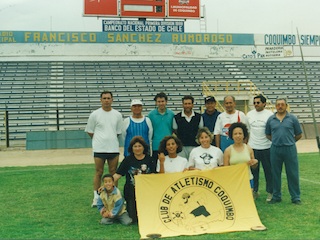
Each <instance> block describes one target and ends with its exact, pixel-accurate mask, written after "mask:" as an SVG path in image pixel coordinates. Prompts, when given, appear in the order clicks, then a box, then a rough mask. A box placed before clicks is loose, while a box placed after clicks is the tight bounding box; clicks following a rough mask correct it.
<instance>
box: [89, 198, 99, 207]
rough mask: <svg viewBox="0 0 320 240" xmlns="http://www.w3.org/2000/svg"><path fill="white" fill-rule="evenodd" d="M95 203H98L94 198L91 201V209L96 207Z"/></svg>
mask: <svg viewBox="0 0 320 240" xmlns="http://www.w3.org/2000/svg"><path fill="white" fill-rule="evenodd" d="M97 203H98V199H97V198H94V199H93V201H92V204H91V207H92V208H94V207H97Z"/></svg>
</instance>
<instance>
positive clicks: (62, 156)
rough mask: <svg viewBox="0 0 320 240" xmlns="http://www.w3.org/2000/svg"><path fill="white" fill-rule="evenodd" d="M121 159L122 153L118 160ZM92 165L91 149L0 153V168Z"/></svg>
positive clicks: (303, 148) (310, 148) (304, 145)
mask: <svg viewBox="0 0 320 240" xmlns="http://www.w3.org/2000/svg"><path fill="white" fill-rule="evenodd" d="M297 148H298V152H299V153H306V152H318V151H319V150H318V146H317V143H316V140H315V139H311V140H300V141H298V142H297ZM121 150H122V149H121ZM121 159H123V155H122V151H121V153H120V160H121ZM87 163H93V157H92V150H91V148H80V149H52V150H24V149H21V148H20V149H19V148H8V149H2V150H1V151H0V167H15V166H44V165H64V164H87Z"/></svg>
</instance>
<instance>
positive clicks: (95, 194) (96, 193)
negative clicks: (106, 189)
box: [93, 190, 99, 199]
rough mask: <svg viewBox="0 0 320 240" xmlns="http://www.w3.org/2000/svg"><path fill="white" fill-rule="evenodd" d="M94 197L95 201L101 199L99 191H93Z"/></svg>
mask: <svg viewBox="0 0 320 240" xmlns="http://www.w3.org/2000/svg"><path fill="white" fill-rule="evenodd" d="M93 197H94V198H95V199H97V198H98V197H99V194H98V191H96V190H94V191H93Z"/></svg>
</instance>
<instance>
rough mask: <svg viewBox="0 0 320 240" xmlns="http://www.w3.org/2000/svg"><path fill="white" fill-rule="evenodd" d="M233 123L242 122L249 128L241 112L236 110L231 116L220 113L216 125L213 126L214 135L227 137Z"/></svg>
mask: <svg viewBox="0 0 320 240" xmlns="http://www.w3.org/2000/svg"><path fill="white" fill-rule="evenodd" d="M239 120H240V121H239ZM235 122H242V123H244V124H245V125H247V127H248V128H249V123H248V119H247V117H246V115H245V114H244V113H243V112H241V111H238V110H236V112H235V113H233V114H228V113H226V112H222V113H221V114H219V116H218V118H217V121H216V125H215V126H214V135H222V136H225V137H228V133H229V127H230V125H231V124H232V123H235ZM248 130H249V129H248Z"/></svg>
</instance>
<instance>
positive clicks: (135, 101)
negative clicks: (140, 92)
mask: <svg viewBox="0 0 320 240" xmlns="http://www.w3.org/2000/svg"><path fill="white" fill-rule="evenodd" d="M133 105H143V104H142V102H141V100H140V99H132V101H131V105H130V106H133Z"/></svg>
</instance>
